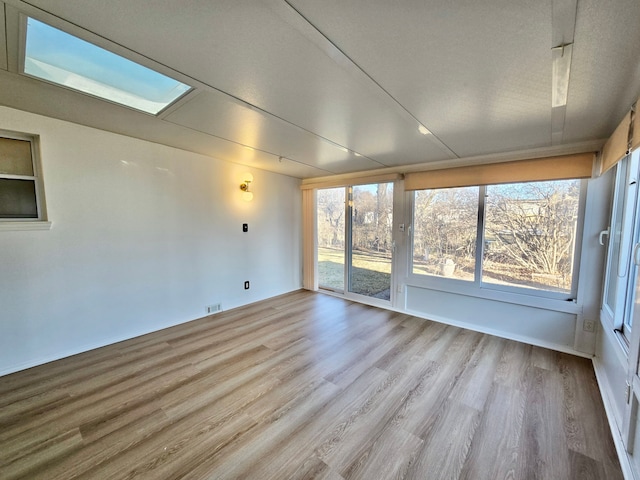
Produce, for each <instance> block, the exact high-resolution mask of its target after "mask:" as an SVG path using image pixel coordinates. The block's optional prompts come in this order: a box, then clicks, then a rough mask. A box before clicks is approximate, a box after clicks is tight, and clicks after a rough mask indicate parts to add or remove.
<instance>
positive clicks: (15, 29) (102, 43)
mask: <svg viewBox="0 0 640 480" xmlns="http://www.w3.org/2000/svg"><path fill="white" fill-rule="evenodd" d="M30 18H31V19H33V20H35V21H37V22H40V23H43V24H45V25H47V26H48V27H51V28H54V29H56V30H59V31H61V32H63V33H65V34H67V35H70V36H72V37H75V38H77V39H79V40H81V41H83V42H86V43H88V44H91V45H93V46H95V47H97V48H100V49H102V50H105V51H106V52H109V53H111V54H113V55H116V56H118V57H121V58H123V59H125V60H128V61H130V62H132V63H134V64H137V65H139V66H141V67H144V68H145V69H148V70H151V71H153V72H155V73H157V74H160V75H163V76H165V77H167V78H169V79H171V80H174V81H177V82H180V83H182V84H184V85H186V86H188V87H189V88H188V89H187V90H186V91H184V92H183V93H182V94H181V95H179V96H178V97H176V98H175V99H174V100H173V101H172V102H170V103H168V104H167V105H165V106H164V107H163V108H161V109H160V110H158V111H157V112H155V113H153V112H149V111H146V110H144V109H140V108H137V107H135V106H132V105H129V104H127V103H123V102H119V101H115V100H113V99H110V98H107V97H104V96H100V95H97V94H94V93H90V92H87V91H83V90H80V89H77V88H73V87H70V86H67V85H63V84H60V83H57V82H54V81H51V80H48V79H46V78H42V77H39V76H36V75H32V74H29V73H27V72H26V71H25V58H26V48H27V34H28V31H27V29H28V27H27V24H28V20H29V19H30ZM6 24H7V42H8V45H7V47H8V48H7V60H8V62H7V63H8V65H7V66H8V70H9V71H11V72H13V73H17V74H19V75H22V76H24V77H27V78H30V79H33V80H36V81H39V82H44V83H47V84H49V85H52V86H54V87H56V88H62V89H64V90H67V91H69V92H74V93H75V94H78V95H83V96H86V97H91V98H93V99H97V100H100V101H102V102H107V103H110V104H112V105H116V106H118V107H121V108H126V109H129V110H131V111H134V112H137V113H141V114H144V115H148V116H151V117H156V118H164V117H166V116H167V115H168V114H170V113H171V112H173V111H174V110H175V109H177V108H179V107H180V106H181V105H183V104H185V103H186V102H188V101H189V100H190V99H191V98H193V97H194V96H195V95H197V93H199V90H200V88H201V85H199V84H197V82H194V81H193V79H188V78H187V77H185V76H184V75H183V74H181V73H179V72H176V71H174V70H171V69H169V68H167V67H166V66H164V65H161V64H157V63H156V62H153V61H150V60H149V59H147V58H145V57H143V56H141V55H139V54H137V53H135V52H132V51H130V50H127V49H125V48H124V47H122V46H120V45H117V44H113V43H112V42H109V41H107V40H105V39H104V38H102V37H99V36H98V35H95V34H93V33H91V32H87V31H86V30H84V29H82V28H80V27H78V26H77V25H73V24H69V23H68V22H64V21H62V20H60V19H58V18H55V17H53V18H52V17H50V16H48V15H41V14H34V12H29V13H25V12H24V11H21V10H18V9H14V8H9V9H8V12H7V14H6Z"/></svg>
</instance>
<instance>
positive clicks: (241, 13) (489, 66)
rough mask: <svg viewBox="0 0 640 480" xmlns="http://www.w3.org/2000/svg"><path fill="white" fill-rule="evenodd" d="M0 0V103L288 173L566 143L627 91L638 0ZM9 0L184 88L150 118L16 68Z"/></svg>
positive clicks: (610, 116) (635, 50)
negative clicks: (557, 105)
mask: <svg viewBox="0 0 640 480" xmlns="http://www.w3.org/2000/svg"><path fill="white" fill-rule="evenodd" d="M5 3H6V5H5V9H4V10H5V13H6V15H4V16H5V17H6V18H5V20H6V35H5V28H4V27H5V22H2V21H0V104H2V105H7V106H10V107H15V108H19V109H23V110H27V111H32V112H36V113H41V114H44V115H48V116H52V117H57V118H61V119H64V120H69V121H73V122H77V123H80V124H84V125H89V126H93V127H97V128H102V129H105V130H108V131H113V132H117V133H122V134H125V135H130V136H133V137H137V138H143V139H147V140H150V141H154V142H158V143H163V144H166V145H171V146H175V147H178V148H182V149H186V150H191V151H195V152H199V153H204V154H207V155H210V156H212V157H216V158H220V159H222V160H227V161H231V162H238V163H242V164H245V165H249V166H255V167H257V168H262V169H265V170H270V171H274V172H278V173H283V174H286V175H291V176H294V177H300V178H309V177H315V176H324V175H329V174H339V173H349V172H356V171H365V170H373V169H380V168H384V167H397V166H403V165H413V164H423V163H429V162H438V163H439V164H441V163H442V162H445V161H447V160H454V159H456V158H461V157H473V156H480V155H488V154H499V153H504V152H518V151H522V150H529V149H544V148H551V147H554V148H556V149H557V148H559V147H560V148H562V147H565V146H566V147H567V148H576V144H581V143H582V142H588V141H592V140H599V139H602V138H606V137H607V136H608V135H609V134H610V133H611V132H612V131H613V129H614V128H615V126H616V125H617V123H618V122H619V121H620V119H621V118H622V116H623V115H624V114H625V113H626V112H627V111H628V110H629V108H630V106H631V104H632V103H633V102H634V101H635V100H636V99H637V98H638V96H639V95H640V22H639V20H640V2H639V1H637V0H610V1H607V2H603V1H602V0H577V2H576V0H551V1H540V0H461V1H455V2H454V1H451V0H448V1H446V0H394V1H392V0H350V1H344V0H322V1H318V0H286V1H285V0H217V1H211V0H181V1H170V0H155V1H146V2H142V1H131V0H110V1H107V2H105V1H103V0H65V1H63V2H61V1H59V0H30V1H29V2H22V1H20V0H6V1H5ZM0 5H2V2H1V1H0ZM576 12H577V13H576ZM19 13H23V14H26V15H30V16H33V17H35V18H38V19H39V20H42V21H44V22H47V23H49V24H51V25H53V26H55V27H58V28H61V29H63V30H66V31H68V32H69V33H72V34H74V35H77V36H80V37H82V38H84V39H86V40H89V41H92V42H94V43H97V44H99V45H100V46H103V47H105V48H108V49H111V50H113V51H115V52H116V53H119V54H121V55H124V56H126V57H129V58H131V59H132V60H135V61H138V62H140V63H143V64H145V65H147V66H149V67H152V68H154V69H156V70H159V71H161V72H162V73H166V74H169V75H171V76H173V77H174V78H176V79H178V80H181V81H184V82H185V83H188V84H190V85H192V86H194V87H195V90H194V91H193V92H192V93H191V94H189V95H187V96H186V97H185V98H184V99H183V100H182V101H181V102H179V103H178V104H177V105H174V106H173V107H170V108H169V109H168V110H167V111H166V112H163V113H162V114H161V115H160V116H159V117H153V116H150V115H147V114H143V113H139V112H136V111H133V110H130V109H128V108H126V107H121V106H118V105H114V104H110V103H108V102H104V101H101V100H98V99H95V98H92V97H88V96H86V95H83V94H79V93H75V92H72V91H69V90H67V89H64V88H61V87H57V86H53V85H49V84H47V83H44V82H41V81H38V80H34V79H31V78H28V77H25V76H23V75H20V74H19V73H18V70H19V68H18V58H19V42H20V29H19V22H20V17H19ZM0 15H1V14H0ZM0 20H2V19H1V18H0ZM5 41H6V45H3V43H4V42H5ZM572 42H573V50H572V52H573V53H572V57H571V58H572V59H571V75H570V79H569V90H568V92H569V93H568V102H567V106H566V109H565V108H562V109H560V110H557V111H555V112H554V111H552V108H551V91H552V51H551V49H552V47H556V46H558V44H560V43H572ZM5 52H6V56H5ZM419 124H423V125H424V126H426V127H427V128H428V129H429V131H430V132H432V134H430V135H422V134H421V133H419V132H418V126H419ZM552 124H553V131H554V135H552Z"/></svg>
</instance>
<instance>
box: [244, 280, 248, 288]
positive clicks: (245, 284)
mask: <svg viewBox="0 0 640 480" xmlns="http://www.w3.org/2000/svg"><path fill="white" fill-rule="evenodd" d="M244 289H245V290H249V280H247V281H246V282H244Z"/></svg>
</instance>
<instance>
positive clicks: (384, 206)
mask: <svg viewBox="0 0 640 480" xmlns="http://www.w3.org/2000/svg"><path fill="white" fill-rule="evenodd" d="M351 211H352V215H351V271H350V272H349V273H350V276H349V291H351V292H353V293H357V294H359V295H366V296H368V297H374V298H379V299H382V300H390V299H391V265H392V255H393V239H392V233H393V183H378V184H371V185H357V186H354V187H353V204H352V209H351Z"/></svg>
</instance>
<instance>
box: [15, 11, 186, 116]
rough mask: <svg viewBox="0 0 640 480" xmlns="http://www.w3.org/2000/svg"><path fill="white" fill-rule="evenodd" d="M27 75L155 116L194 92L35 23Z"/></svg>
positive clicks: (31, 23)
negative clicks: (183, 96)
mask: <svg viewBox="0 0 640 480" xmlns="http://www.w3.org/2000/svg"><path fill="white" fill-rule="evenodd" d="M24 73H25V74H27V75H31V76H33V77H37V78H40V79H42V80H46V81H48V82H52V83H55V84H58V85H62V86H65V87H68V88H71V89H73V90H78V91H80V92H83V93H87V94H89V95H93V96H96V97H99V98H103V99H105V100H109V101H111V102H115V103H119V104H121V105H125V106H127V107H131V108H135V109H137V110H142V111H143V112H147V113H151V114H153V115H155V114H157V113H158V112H160V111H161V110H163V109H164V108H166V107H167V106H168V105H170V104H171V103H173V102H175V101H176V100H177V99H178V98H179V97H181V96H182V95H184V94H185V93H186V92H188V91H189V90H191V87H190V86H189V85H185V84H184V83H181V82H179V81H177V80H174V79H173V78H169V77H167V76H166V75H162V74H161V73H158V72H156V71H153V70H151V69H149V68H147V67H143V66H142V65H139V64H137V63H135V62H132V61H131V60H127V59H126V58H123V57H121V56H119V55H116V54H115V53H111V52H109V51H107V50H105V49H103V48H100V47H98V46H96V45H93V44H91V43H89V42H85V41H84V40H81V39H79V38H77V37H74V36H73V35H69V34H68V33H65V32H63V31H61V30H58V29H57V28H53V27H51V26H49V25H47V24H45V23H42V22H39V21H38V20H35V19H33V18H29V19H28V20H27V41H26V48H25V59H24Z"/></svg>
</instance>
